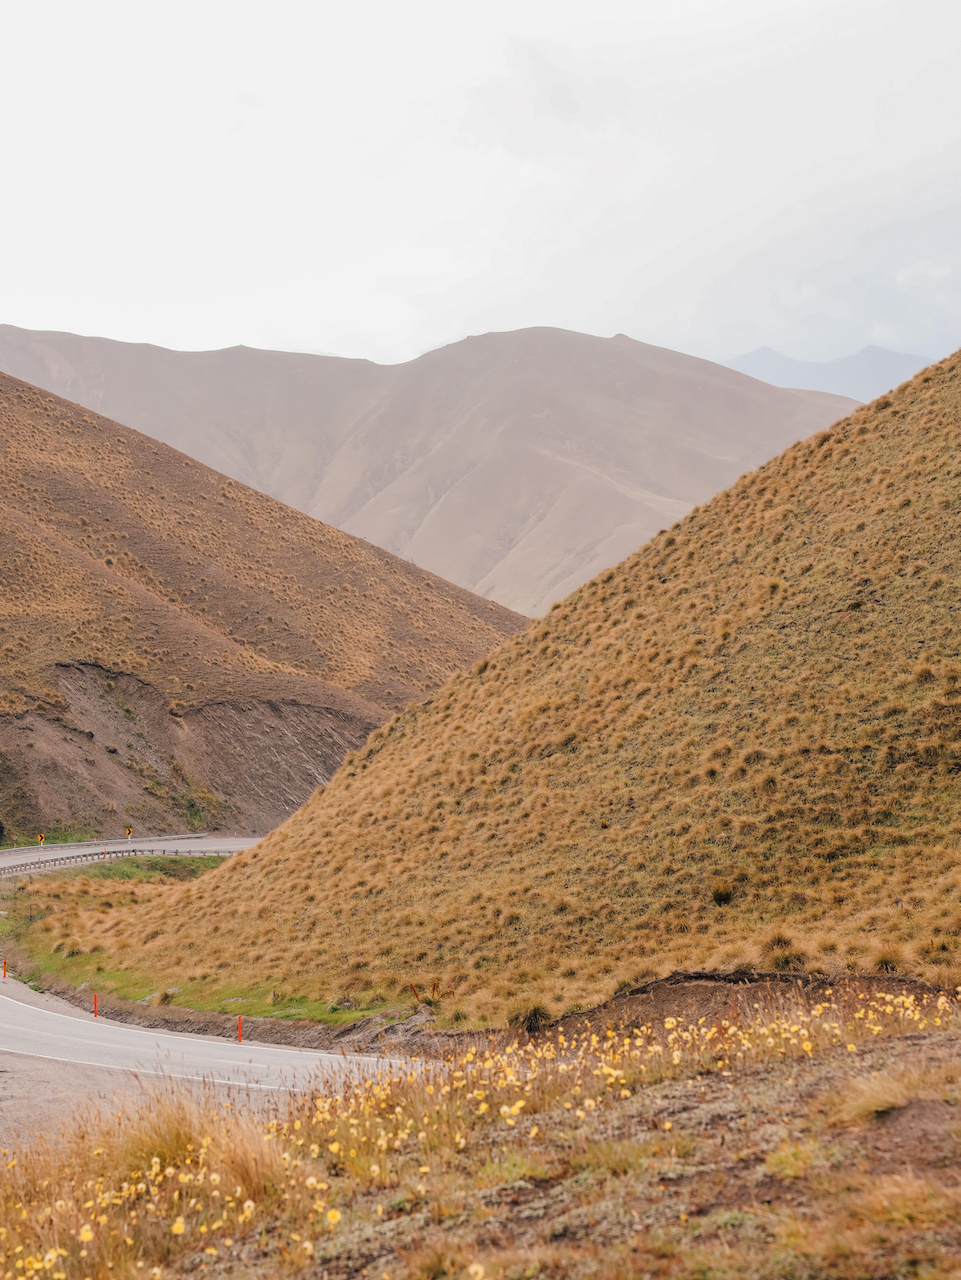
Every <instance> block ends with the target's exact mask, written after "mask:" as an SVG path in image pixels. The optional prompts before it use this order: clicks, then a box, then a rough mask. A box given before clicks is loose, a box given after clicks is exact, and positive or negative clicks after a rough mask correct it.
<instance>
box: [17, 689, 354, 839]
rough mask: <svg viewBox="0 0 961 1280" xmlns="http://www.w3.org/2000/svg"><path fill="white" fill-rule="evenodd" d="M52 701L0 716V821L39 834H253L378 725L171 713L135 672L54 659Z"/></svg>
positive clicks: (266, 705)
mask: <svg viewBox="0 0 961 1280" xmlns="http://www.w3.org/2000/svg"><path fill="white" fill-rule="evenodd" d="M53 679H54V682H55V685H56V687H57V689H58V691H59V694H60V701H59V704H57V703H56V701H55V700H52V701H51V702H48V703H42V704H38V706H37V707H35V708H33V709H31V710H29V711H23V712H21V713H20V714H16V715H4V716H0V813H2V817H0V820H2V821H3V824H4V833H5V837H6V838H8V839H9V838H20V839H27V840H33V839H34V838H35V835H36V833H37V832H38V831H48V832H53V833H56V832H58V831H67V832H82V831H86V832H89V833H91V834H94V835H98V836H99V835H103V836H117V835H121V834H122V833H123V829H124V827H125V826H128V825H132V826H133V827H134V829H135V832H136V833H137V834H141V833H142V834H147V833H150V832H158V833H159V832H175V831H187V830H190V829H192V828H195V829H200V828H203V829H204V830H210V831H217V830H220V831H224V832H225V833H226V832H229V833H236V834H238V835H254V834H258V833H260V832H263V831H266V830H269V829H270V828H271V827H272V826H275V825H276V824H277V823H278V822H279V821H281V820H283V818H285V817H287V816H289V814H291V813H292V812H293V811H294V810H295V809H296V808H297V807H298V805H300V804H302V803H303V801H304V800H305V798H306V797H308V796H309V795H310V794H311V793H312V792H313V791H314V789H315V788H316V787H318V786H321V785H323V784H325V783H326V782H327V781H328V780H329V778H330V777H331V775H332V774H333V773H334V771H335V770H336V769H337V767H338V765H339V764H340V761H341V760H342V759H343V757H344V755H345V754H346V753H347V752H348V751H350V750H352V749H354V748H356V747H357V746H359V745H361V744H362V743H363V742H364V740H365V739H366V737H367V735H368V734H369V733H370V731H371V729H373V728H374V727H375V726H376V724H377V723H378V711H377V709H376V708H374V707H372V708H371V713H370V716H368V717H364V716H362V715H358V714H357V712H356V709H353V710H352V711H347V710H346V709H345V708H343V707H337V706H331V705H328V706H317V705H309V704H307V703H304V702H298V701H295V700H292V699H289V698H288V699H284V698H276V699H270V698H265V697H259V698H258V697H246V698H223V699H221V700H217V701H211V702H208V703H204V704H201V705H200V706H195V707H192V708H190V709H188V710H184V712H183V714H176V712H177V711H179V708H174V711H175V714H171V710H170V703H169V700H168V699H167V698H166V697H165V695H164V694H163V693H162V692H161V691H159V690H158V689H156V688H155V687H154V686H152V685H151V684H149V683H147V682H146V681H144V680H141V679H139V678H138V677H136V676H134V675H131V674H130V673H122V672H112V671H108V670H105V669H104V668H102V667H99V666H95V665H90V664H77V665H73V666H61V667H58V668H56V670H55V672H54V674H53Z"/></svg>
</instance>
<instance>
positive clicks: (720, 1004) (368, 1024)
mask: <svg viewBox="0 0 961 1280" xmlns="http://www.w3.org/2000/svg"><path fill="white" fill-rule="evenodd" d="M11 951H12V957H11ZM8 963H11V964H12V967H13V969H14V971H17V972H19V973H21V974H24V973H28V972H29V971H30V969H31V968H32V966H31V962H30V960H29V959H28V958H27V957H26V956H25V955H24V954H23V953H22V952H19V951H16V950H15V949H10V950H8ZM32 981H34V982H35V984H36V985H37V986H40V987H42V988H43V989H44V990H45V991H48V992H50V993H51V994H52V995H56V996H59V997H60V998H61V999H63V1000H66V1001H67V1002H68V1003H70V1004H72V1005H75V1006H76V1007H77V1008H80V1009H84V1010H86V1011H88V1012H91V1011H92V1010H93V990H92V989H90V988H80V989H78V988H76V987H72V986H71V985H70V984H69V983H67V982H64V981H63V980H62V979H60V978H57V977H54V976H52V975H50V974H40V975H38V976H36V977H35V978H33V979H32ZM892 987H894V988H895V989H896V990H898V991H900V990H902V989H910V990H911V991H914V992H916V993H918V994H921V993H923V992H930V991H932V990H933V988H931V987H928V986H926V985H925V984H923V983H920V982H917V981H916V980H913V979H903V978H897V977H894V976H892V975H886V976H881V975H865V976H859V977H857V978H839V979H838V980H837V981H836V982H830V981H828V980H827V979H825V978H814V977H811V976H808V975H803V976H799V975H795V974H780V973H756V972H754V971H753V970H740V971H737V972H732V973H727V974H722V973H706V972H681V971H678V972H675V973H672V974H670V975H669V976H668V977H667V978H659V979H656V980H654V981H652V982H647V983H644V984H643V985H641V986H639V987H636V988H634V989H633V990H632V991H627V992H624V993H623V994H622V995H619V996H615V998H614V999H613V1000H608V1001H607V1002H606V1003H604V1004H602V1005H598V1006H597V1008H595V1009H588V1010H585V1011H584V1012H583V1013H576V1014H570V1015H568V1017H566V1018H561V1019H559V1020H558V1021H557V1022H555V1023H551V1024H550V1026H549V1028H544V1030H550V1032H551V1033H552V1035H556V1034H557V1033H558V1032H560V1033H562V1034H564V1035H566V1036H567V1037H568V1038H571V1037H573V1036H574V1035H582V1034H585V1033H589V1032H601V1031H604V1030H607V1029H609V1028H610V1029H616V1028H618V1027H627V1026H641V1025H644V1024H645V1023H657V1022H663V1020H664V1019H665V1018H678V1019H680V1020H681V1021H685V1022H686V1021H690V1022H697V1021H698V1020H700V1019H702V1018H703V1019H705V1020H706V1021H707V1023H708V1024H711V1023H716V1022H720V1021H721V1019H723V1018H728V1019H730V1020H731V1021H737V1022H743V1021H745V1020H750V1018H751V1015H752V1014H753V1012H754V1010H755V1009H756V1008H758V1007H763V1008H765V1009H767V1008H770V1007H771V1006H772V1005H774V1004H777V1003H781V1002H783V1001H785V1000H786V999H789V998H790V997H791V996H792V995H798V996H803V997H804V998H806V999H810V998H811V996H812V995H816V994H817V992H819V991H827V992H829V993H831V994H832V995H833V997H834V999H838V998H839V997H840V998H850V997H853V996H856V995H857V993H859V992H875V991H878V990H890V989H892ZM97 1012H98V1016H100V1017H104V1018H110V1019H111V1020H112V1021H114V1022H123V1023H127V1024H129V1025H132V1026H138V1027H149V1028H153V1029H155V1030H159V1031H180V1032H184V1033H186V1034H188V1035H204V1036H223V1037H224V1038H225V1039H228V1040H235V1039H236V1038H237V1017H238V1015H236V1014H230V1013H218V1012H215V1011H203V1010H196V1009H185V1008H182V1007H180V1006H179V1005H173V1004H168V1005H159V1006H154V1005H143V1004H140V1003H139V1002H134V1001H131V1000H122V999H118V998H117V997H116V996H112V995H108V994H102V995H101V994H98V997H97ZM240 1016H242V1017H243V1022H242V1031H243V1038H244V1040H249V1041H251V1042H253V1043H257V1044H272V1045H289V1046H291V1047H292V1048H297V1049H319V1050H324V1051H328V1052H343V1053H391V1052H402V1053H405V1054H411V1055H416V1056H420V1057H430V1058H437V1057H446V1056H447V1055H448V1054H451V1053H457V1052H463V1051H464V1050H466V1048H467V1047H469V1046H470V1045H471V1044H478V1045H481V1044H483V1045H486V1044H492V1043H500V1042H502V1041H505V1040H513V1039H519V1040H521V1041H522V1042H525V1043H526V1042H527V1041H528V1040H530V1039H536V1033H535V1035H534V1036H533V1037H532V1036H530V1035H528V1034H527V1033H526V1032H524V1031H523V1030H515V1029H507V1030H504V1029H499V1028H498V1029H492V1030H491V1031H447V1030H443V1029H441V1028H439V1027H438V1026H437V1020H436V1017H435V1015H434V1011H433V1009H432V1008H431V1006H430V1005H428V1004H421V1005H419V1006H418V1008H417V1009H416V1011H415V1012H414V1013H412V1014H410V1015H409V1016H407V1017H401V1016H400V1013H399V1011H397V1010H392V1009H384V1010H379V1011H378V1012H377V1013H374V1014H371V1015H369V1016H368V1017H365V1018H360V1019H358V1020H357V1021H356V1022H350V1023H342V1024H341V1025H339V1026H330V1025H328V1024H326V1023H318V1022H308V1021H294V1020H286V1019H284V1020H281V1019H277V1018H256V1017H246V1016H243V1015H240Z"/></svg>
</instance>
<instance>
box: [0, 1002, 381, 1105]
mask: <svg viewBox="0 0 961 1280" xmlns="http://www.w3.org/2000/svg"><path fill="white" fill-rule="evenodd" d="M0 1054H2V1055H4V1056H5V1055H6V1054H17V1055H20V1056H24V1057H29V1058H44V1059H47V1060H53V1061H56V1062H69V1063H73V1064H77V1065H80V1066H85V1067H94V1068H97V1069H98V1070H101V1071H103V1073H104V1077H105V1083H107V1077H108V1076H109V1075H110V1074H111V1073H113V1072H135V1073H136V1074H137V1075H139V1076H141V1077H143V1076H165V1077H167V1078H168V1079H169V1078H173V1079H178V1080H192V1081H197V1082H200V1081H204V1080H205V1081H207V1082H209V1083H213V1084H219V1085H242V1086H244V1087H246V1088H253V1089H258V1090H265V1091H268V1092H279V1091H282V1090H284V1089H287V1088H290V1087H292V1086H296V1085H301V1086H302V1085H304V1084H305V1083H307V1081H308V1080H309V1079H310V1078H311V1077H312V1076H314V1075H315V1074H316V1073H317V1072H318V1071H319V1070H323V1069H325V1068H326V1069H327V1070H330V1071H333V1072H335V1073H336V1074H343V1073H345V1072H347V1071H348V1070H349V1069H350V1068H351V1066H354V1067H356V1066H357V1065H358V1064H359V1063H360V1062H361V1061H363V1059H360V1058H357V1057H353V1058H347V1057H345V1056H343V1055H340V1054H330V1053H318V1052H317V1051H315V1050H309V1049H280V1048H276V1047H274V1046H273V1045H258V1044H234V1043H231V1042H230V1041H229V1040H222V1039H220V1038H219V1037H216V1036H189V1035H181V1034H178V1033H176V1032H162V1031H149V1030H144V1029H142V1028H140V1027H129V1026H126V1025H125V1024H123V1023H117V1022H111V1021H109V1020H108V1019H106V1018H96V1019H94V1018H90V1017H74V1016H72V1015H70V1014H65V1013H60V1012H55V1011H53V1010H51V1009H49V1008H36V1007H34V1006H32V1005H30V1004H25V1003H21V1001H19V1000H15V999H10V998H9V996H6V995H2V994H0Z"/></svg>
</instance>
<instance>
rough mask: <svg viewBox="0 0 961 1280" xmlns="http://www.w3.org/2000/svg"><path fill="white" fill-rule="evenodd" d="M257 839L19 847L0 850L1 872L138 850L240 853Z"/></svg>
mask: <svg viewBox="0 0 961 1280" xmlns="http://www.w3.org/2000/svg"><path fill="white" fill-rule="evenodd" d="M258 839H260V837H259V836H232V837H228V836H218V835H202V836H194V835H188V836H143V837H140V838H137V839H134V840H104V841H99V840H98V841H96V842H91V841H87V842H86V843H84V844H47V845H44V846H43V847H42V848H41V847H40V846H38V845H35V844H31V845H21V846H20V848H18V849H3V850H0V868H2V867H9V866H17V865H20V864H21V863H24V862H29V863H30V864H31V866H36V867H37V868H38V869H39V870H40V871H42V870H43V867H44V863H48V864H51V863H53V862H54V861H55V860H56V859H58V858H64V857H72V856H74V855H77V854H84V855H90V856H92V855H93V854H96V853H102V852H103V851H104V850H106V852H107V853H116V852H123V851H125V850H137V851H138V852H143V853H166V854H175V853H187V854H204V853H208V854H210V853H240V852H242V851H243V850H244V849H249V848H251V846H252V845H255V844H256V843H257V841H258Z"/></svg>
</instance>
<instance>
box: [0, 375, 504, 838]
mask: <svg viewBox="0 0 961 1280" xmlns="http://www.w3.org/2000/svg"><path fill="white" fill-rule="evenodd" d="M522 624H523V619H521V618H519V617H518V616H517V615H516V614H511V613H509V612H508V611H507V610H505V609H502V608H500V607H499V606H497V605H494V604H492V603H490V602H489V601H486V600H480V599H478V598H477V597H476V596H472V595H471V594H470V593H469V592H467V591H464V590H462V589H461V588H459V587H455V586H452V585H450V584H449V583H446V582H443V581H441V580H440V579H439V578H436V577H434V576H433V575H432V574H429V573H426V572H424V571H423V570H420V569H417V568H415V567H414V566H413V565H410V564H407V563H406V562H405V561H403V560H399V559H397V558H396V557H394V556H391V555H389V554H388V553H387V552H384V551H381V550H379V549H378V548H376V547H372V546H370V545H369V544H368V543H365V542H363V541H361V540H360V539H358V538H354V537H351V536H350V535H348V534H344V533H341V532H340V531H338V530H336V529H332V528H330V527H329V526H327V525H323V524H321V523H320V522H319V521H316V520H312V519H310V518H309V517H307V516H304V515H301V514H300V513H299V512H296V511H292V510H291V509H290V508H288V507H285V506H284V505H283V504H282V503H280V502H277V501H275V500H274V499H272V498H268V497H266V496H265V495H264V494H262V493H257V492H255V491H253V490H251V489H247V488H245V487H244V486H243V485H240V484H236V483H234V482H233V481H231V480H227V479H226V478H225V477H224V476H222V475H219V474H218V473H217V472H215V471H211V470H210V469H209V468H208V467H205V466H202V465H200V464H199V463H197V462H194V461H192V460H191V459H190V458H188V457H186V456H185V455H183V454H181V453H178V452H177V451H176V450H174V449H171V448H169V447H167V446H166V445H162V444H159V443H158V442H156V441H154V440H151V439H149V438H148V437H147V436H144V435H141V434H140V433H139V432H137V431H132V430H130V429H128V428H127V427H123V426H120V425H119V424H117V423H115V422H111V421H110V420H109V419H107V418H102V417H99V416H97V415H96V414H92V413H88V412H87V411H86V410H84V409H81V408H80V407H79V406H77V405H73V404H70V403H69V402H67V401H65V400H60V399H59V398H57V397H56V396H51V395H47V394H45V393H44V392H41V391H38V390H37V389H36V388H34V387H31V386H29V385H27V384H25V383H22V382H18V381H17V380H16V379H13V378H9V377H6V376H4V375H0V823H2V824H4V826H5V827H6V828H7V830H8V831H10V830H14V829H16V828H17V827H18V826H19V827H21V828H29V824H30V823H31V822H34V821H40V820H43V821H45V822H46V823H49V824H53V823H59V825H86V826H90V827H94V828H96V829H100V830H102V829H103V827H104V823H105V822H108V817H107V814H108V810H107V808H106V806H107V804H108V803H109V802H108V800H107V797H109V796H111V795H114V796H115V797H122V796H123V795H124V794H125V793H124V787H123V786H122V785H121V782H122V779H121V778H120V776H119V775H118V776H116V777H114V776H113V775H109V776H108V773H107V772H106V771H107V769H108V766H111V767H113V766H114V765H115V764H116V761H117V760H119V761H120V762H122V763H123V764H124V765H125V766H126V765H129V766H130V767H129V768H128V769H127V773H128V774H131V773H132V774H133V775H135V776H136V784H135V787H134V791H135V792H136V793H139V794H140V795H141V796H143V794H144V788H145V787H146V788H148V789H149V788H150V787H151V786H153V792H152V793H149V797H148V798H149V799H150V802H151V804H152V805H153V807H152V809H151V810H150V813H149V817H150V820H152V821H155V822H160V821H161V819H162V817H163V814H164V812H167V813H168V815H169V817H170V820H171V822H175V819H177V817H178V815H177V812H176V806H174V805H173V802H172V801H171V802H170V803H169V804H166V810H165V807H164V806H165V803H166V801H167V800H170V797H171V795H173V794H176V795H178V796H182V795H184V794H186V793H187V792H188V791H190V792H191V794H192V795H193V796H194V797H195V799H196V798H197V797H201V799H197V803H198V804H200V805H207V812H208V815H209V812H210V806H211V805H215V804H216V802H217V796H216V795H215V794H214V793H215V792H217V791H218V789H219V788H223V787H226V786H227V785H228V784H229V785H230V786H231V787H232V789H233V791H234V792H235V793H236V794H237V795H243V793H244V792H246V793H248V794H247V796H246V797H245V798H244V799H243V800H236V802H235V803H234V807H233V810H231V812H232V813H236V812H240V811H242V809H243V805H244V804H248V807H249V805H250V803H252V801H251V796H254V795H256V797H257V804H258V805H259V809H256V811H255V812H254V813H253V817H254V818H256V816H257V814H258V813H259V814H260V815H261V820H262V816H263V814H269V813H271V812H272V813H273V815H274V817H273V821H274V822H276V821H277V820H279V819H280V817H282V816H285V813H289V812H291V811H292V809H293V808H295V807H296V805H297V804H299V803H301V802H302V801H303V800H304V799H305V798H306V797H307V796H308V795H309V794H310V792H311V791H312V790H313V788H314V787H315V786H316V784H317V782H318V781H320V780H323V779H325V778H326V777H329V775H330V772H332V771H333V769H334V768H336V766H337V765H338V764H339V763H340V760H341V759H343V755H344V753H345V751H346V750H347V748H348V746H349V745H351V744H352V743H357V742H362V741H363V740H364V738H366V736H367V734H368V733H369V731H370V729H371V728H372V727H373V725H375V724H377V723H379V722H380V721H381V720H383V719H384V718H385V716H386V714H387V713H388V712H389V710H391V709H397V708H399V707H402V706H404V705H405V704H406V703H407V702H409V701H410V700H411V699H413V698H416V699H420V698H423V697H424V696H425V695H426V694H427V693H429V692H430V691H431V690H433V689H434V688H436V687H437V686H438V685H439V684H441V683H442V682H443V681H444V680H445V679H447V678H448V677H449V675H450V674H451V673H452V672H453V671H454V670H456V669H457V668H458V667H461V666H463V665H466V664H468V663H469V662H470V661H472V660H473V659H475V658H476V657H477V656H478V655H480V654H482V653H483V652H485V651H486V650H487V649H489V648H490V646H491V645H492V644H493V643H495V642H496V641H498V640H500V639H501V638H502V637H503V636H504V635H505V634H509V633H510V632H512V631H515V630H517V628H518V627H519V626H520V625H522ZM256 708H259V710H256ZM296 708H300V709H301V710H299V711H298V710H296ZM303 708H309V709H311V711H310V714H307V713H305V712H304V711H303ZM318 717H320V719H318ZM138 734H139V738H138ZM251 736H253V737H256V738H257V739H258V741H257V748H256V752H255V753H254V754H255V757H256V758H250V759H248V758H246V757H244V756H243V744H244V742H245V739H247V738H248V737H251ZM28 742H29V743H30V744H31V745H32V746H33V750H32V751H29V750H26V749H25V748H26V745H27V743H28ZM91 742H93V744H94V745H93V746H91V745H90V744H91ZM325 744H326V745H325ZM111 748H113V750H112V751H111ZM154 748H156V751H155V754H157V752H159V754H157V758H156V759H154V758H153V757H152V756H151V754H150V753H151V750H152V749H154ZM278 748H279V749H278ZM231 750H234V751H235V755H234V756H232V757H230V758H228V756H229V752H230V751H231ZM225 753H226V754H225ZM108 756H111V757H116V760H110V759H108V758H107V757H108ZM41 757H43V759H44V762H45V763H44V765H43V767H40V765H39V760H40V758H41ZM170 760H174V761H177V760H179V761H180V762H181V764H183V765H184V766H185V767H184V768H181V769H180V771H179V774H178V770H177V768H175V767H174V765H171V764H170V763H169V761H170ZM188 760H189V761H191V762H192V763H191V767H187V761H188ZM311 761H322V762H323V763H322V764H318V766H317V767H316V768H314V767H313V766H312V764H311ZM165 762H166V763H165ZM295 762H296V763H295ZM268 766H269V767H268ZM204 770H206V773H204V772H203V771H204ZM298 770H299V772H298ZM185 773H187V774H190V775H191V777H194V775H195V774H197V775H198V779H199V780H197V781H196V785H194V784H191V783H189V782H188V781H186V780H185V778H184V777H183V776H182V775H184V774H185ZM64 779H66V781H64ZM58 787H59V789H60V790H59V792H58ZM191 788H192V790H191ZM164 789H166V791H167V793H168V794H167V796H166V797H164V796H162V795H159V794H158V792H159V791H163V790H164ZM204 795H206V796H207V797H208V801H209V803H208V801H203V800H202V797H203V796H204ZM38 797H39V798H38ZM154 801H156V803H153V802H154ZM58 806H59V808H58ZM238 806H239V808H238ZM115 808H116V805H115ZM185 816H186V815H185V814H183V813H181V814H180V815H179V820H178V821H177V822H175V825H180V827H181V829H182V827H183V824H184V819H185ZM147 820H148V819H147V817H144V818H143V821H144V822H146V821H147ZM112 821H113V822H114V825H115V827H117V828H119V827H121V826H122V825H123V814H122V813H119V812H118V813H116V815H115V816H114V817H113V819H112ZM254 829H255V830H258V829H259V830H261V831H263V830H265V829H266V825H260V826H259V827H258V826H256V825H255V826H254ZM2 835H3V830H2V829H0V837H2Z"/></svg>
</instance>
